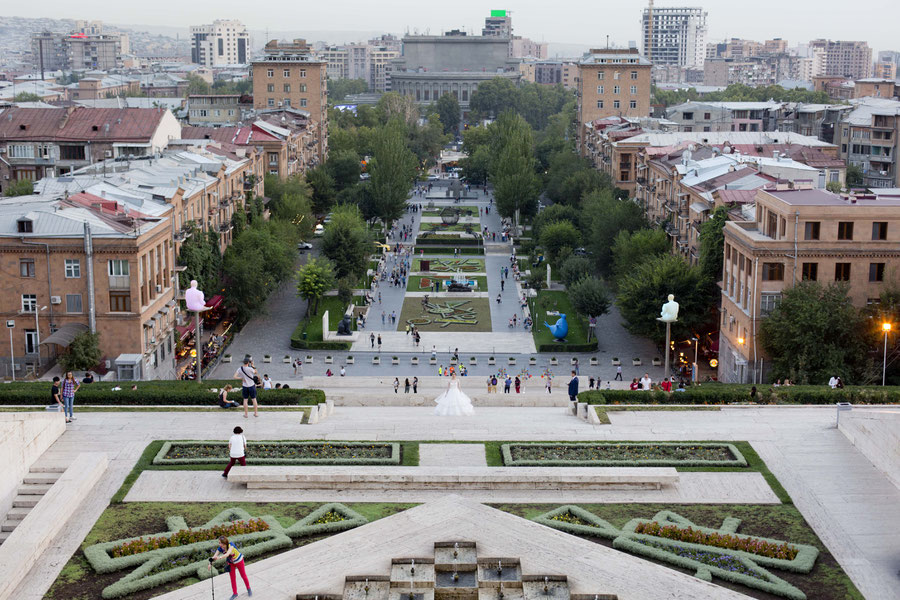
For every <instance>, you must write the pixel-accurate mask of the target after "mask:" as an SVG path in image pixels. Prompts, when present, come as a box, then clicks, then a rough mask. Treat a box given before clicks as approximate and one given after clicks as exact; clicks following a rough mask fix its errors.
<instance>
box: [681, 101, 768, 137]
mask: <svg viewBox="0 0 900 600" xmlns="http://www.w3.org/2000/svg"><path fill="white" fill-rule="evenodd" d="M784 110H785V103H784V102H772V101H770V102H700V101H697V102H685V103H684V104H679V105H677V106H671V107H669V108H668V109H666V118H667V119H669V120H670V121H674V122H675V123H677V124H678V130H679V131H687V132H690V131H777V130H778V123H779V120H780V119H781V118H782V115H783V113H784Z"/></svg>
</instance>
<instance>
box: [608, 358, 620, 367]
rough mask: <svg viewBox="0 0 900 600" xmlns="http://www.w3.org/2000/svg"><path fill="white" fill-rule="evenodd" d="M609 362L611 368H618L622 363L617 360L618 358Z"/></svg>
mask: <svg viewBox="0 0 900 600" xmlns="http://www.w3.org/2000/svg"><path fill="white" fill-rule="evenodd" d="M610 362H612V366H614V367H618V366H619V365H621V364H622V361H621V360H619V359H618V358H614V359H612V361H610Z"/></svg>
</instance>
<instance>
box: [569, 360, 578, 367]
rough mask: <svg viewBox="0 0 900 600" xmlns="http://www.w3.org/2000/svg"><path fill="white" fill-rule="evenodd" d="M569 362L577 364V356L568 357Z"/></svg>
mask: <svg viewBox="0 0 900 600" xmlns="http://www.w3.org/2000/svg"><path fill="white" fill-rule="evenodd" d="M569 364H570V365H577V364H578V359H577V358H570V359H569Z"/></svg>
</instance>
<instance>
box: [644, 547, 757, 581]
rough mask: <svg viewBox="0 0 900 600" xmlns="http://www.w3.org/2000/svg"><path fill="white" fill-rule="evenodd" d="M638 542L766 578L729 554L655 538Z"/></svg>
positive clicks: (747, 574)
mask: <svg viewBox="0 0 900 600" xmlns="http://www.w3.org/2000/svg"><path fill="white" fill-rule="evenodd" d="M638 543H639V544H643V545H644V546H647V547H650V548H658V549H660V550H664V551H666V552H671V553H672V554H674V555H675V556H680V557H682V558H687V559H690V560H692V561H696V562H698V563H701V564H704V565H706V566H708V567H716V568H719V569H724V570H726V571H731V572H732V573H738V574H740V575H746V576H747V577H753V578H755V579H760V580H762V579H764V577H763V576H762V575H761V574H760V573H757V572H756V571H754V570H753V569H750V568H748V567H747V566H746V565H744V563H742V562H741V561H740V560H738V559H737V558H735V557H733V556H731V555H729V554H718V553H713V552H704V551H703V550H691V549H688V548H682V547H681V546H667V545H665V544H662V543H660V542H654V541H653V540H639V541H638Z"/></svg>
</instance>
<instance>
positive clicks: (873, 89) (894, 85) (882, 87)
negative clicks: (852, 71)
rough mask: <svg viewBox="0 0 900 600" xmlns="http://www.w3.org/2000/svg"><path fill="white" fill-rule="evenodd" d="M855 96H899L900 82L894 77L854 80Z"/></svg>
mask: <svg viewBox="0 0 900 600" xmlns="http://www.w3.org/2000/svg"><path fill="white" fill-rule="evenodd" d="M853 87H854V89H853V97H854V98H866V97H872V98H897V97H900V83H898V82H897V81H894V79H893V78H891V79H885V78H883V77H867V78H865V79H857V80H856V81H854V82H853Z"/></svg>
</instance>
